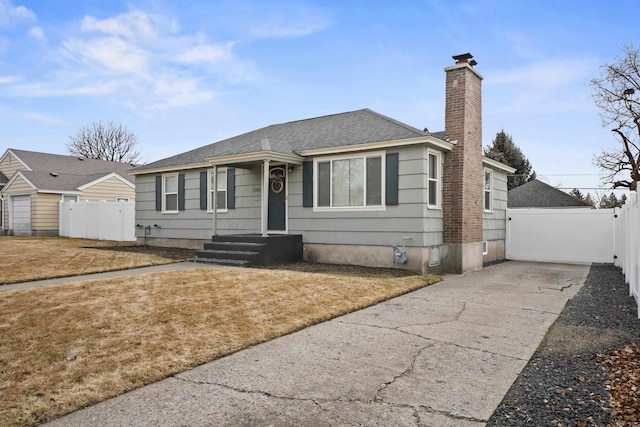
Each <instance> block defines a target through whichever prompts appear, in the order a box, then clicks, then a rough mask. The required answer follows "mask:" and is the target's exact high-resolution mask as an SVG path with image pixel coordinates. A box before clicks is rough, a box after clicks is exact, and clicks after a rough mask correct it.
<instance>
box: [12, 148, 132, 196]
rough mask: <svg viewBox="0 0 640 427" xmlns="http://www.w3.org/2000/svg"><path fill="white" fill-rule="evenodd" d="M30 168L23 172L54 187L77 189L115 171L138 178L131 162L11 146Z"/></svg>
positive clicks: (37, 182)
mask: <svg viewBox="0 0 640 427" xmlns="http://www.w3.org/2000/svg"><path fill="white" fill-rule="evenodd" d="M7 151H8V152H9V151H11V152H12V153H13V154H14V155H15V156H16V157H18V158H19V159H20V160H21V161H22V162H23V163H24V164H25V165H26V166H27V167H28V168H29V170H26V169H21V170H20V172H21V173H22V174H23V175H24V177H25V178H26V179H28V180H29V182H31V183H32V184H33V185H34V186H35V187H36V188H38V189H42V190H52V191H75V190H77V188H78V187H80V186H82V185H85V184H88V183H90V182H93V181H95V180H97V179H100V178H102V177H104V176H106V175H109V174H111V173H115V174H117V175H119V176H120V177H121V178H123V179H125V180H127V181H129V182H130V183H131V184H133V183H134V182H135V179H134V177H133V176H132V175H129V174H128V171H129V170H130V169H131V168H132V167H133V165H131V164H129V163H121V162H110V161H106V160H97V159H86V158H81V157H74V156H64V155H60V154H48V153H38V152H35V151H26V150H17V149H13V148H10V149H9V150H7Z"/></svg>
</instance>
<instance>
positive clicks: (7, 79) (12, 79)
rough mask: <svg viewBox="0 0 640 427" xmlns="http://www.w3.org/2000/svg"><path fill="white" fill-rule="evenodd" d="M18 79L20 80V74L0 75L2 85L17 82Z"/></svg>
mask: <svg viewBox="0 0 640 427" xmlns="http://www.w3.org/2000/svg"><path fill="white" fill-rule="evenodd" d="M18 81H20V77H18V76H0V85H6V84H12V83H17V82H18Z"/></svg>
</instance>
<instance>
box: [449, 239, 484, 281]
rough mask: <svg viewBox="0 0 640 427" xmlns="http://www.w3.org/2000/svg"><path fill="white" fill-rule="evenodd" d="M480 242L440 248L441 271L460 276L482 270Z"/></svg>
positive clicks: (450, 244)
mask: <svg viewBox="0 0 640 427" xmlns="http://www.w3.org/2000/svg"><path fill="white" fill-rule="evenodd" d="M482 258H483V257H482V242H469V243H447V244H444V245H443V246H442V271H443V272H444V273H454V274H462V273H465V272H467V271H471V270H478V269H481V268H482V263H483V259H482Z"/></svg>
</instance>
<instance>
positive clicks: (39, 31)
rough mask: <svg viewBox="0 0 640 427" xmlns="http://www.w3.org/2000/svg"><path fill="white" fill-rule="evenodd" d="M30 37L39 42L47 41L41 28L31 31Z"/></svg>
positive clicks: (34, 28)
mask: <svg viewBox="0 0 640 427" xmlns="http://www.w3.org/2000/svg"><path fill="white" fill-rule="evenodd" d="M29 36H30V37H32V38H34V39H36V40H39V41H45V40H46V39H47V38H46V37H45V35H44V31H43V30H42V28H40V27H32V28H31V29H30V30H29Z"/></svg>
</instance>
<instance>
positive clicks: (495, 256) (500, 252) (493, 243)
mask: <svg viewBox="0 0 640 427" xmlns="http://www.w3.org/2000/svg"><path fill="white" fill-rule="evenodd" d="M487 246H488V251H487V254H486V255H483V256H482V262H483V263H487V262H493V261H502V260H503V259H505V257H506V248H505V243H504V240H489V241H488V242H487Z"/></svg>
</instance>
